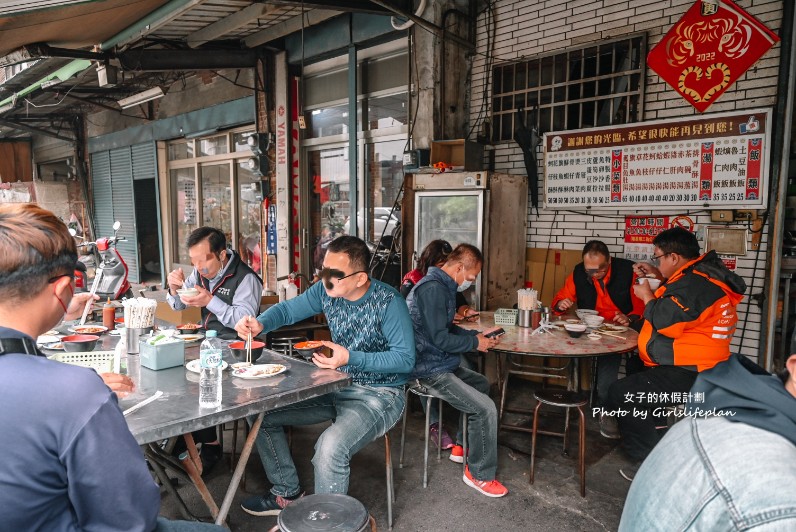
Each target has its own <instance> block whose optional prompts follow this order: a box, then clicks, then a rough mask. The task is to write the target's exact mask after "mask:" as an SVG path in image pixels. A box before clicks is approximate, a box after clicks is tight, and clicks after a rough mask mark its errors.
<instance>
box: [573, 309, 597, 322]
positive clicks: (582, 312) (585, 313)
mask: <svg viewBox="0 0 796 532" xmlns="http://www.w3.org/2000/svg"><path fill="white" fill-rule="evenodd" d="M575 314H577V315H578V318H580V319H583V318H584V317H585V316H596V315H597V311H596V310H591V309H587V308H579V309H578V310H576V311H575Z"/></svg>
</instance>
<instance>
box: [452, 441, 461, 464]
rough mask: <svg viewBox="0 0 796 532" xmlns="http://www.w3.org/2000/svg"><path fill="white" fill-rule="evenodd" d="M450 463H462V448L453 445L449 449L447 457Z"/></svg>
mask: <svg viewBox="0 0 796 532" xmlns="http://www.w3.org/2000/svg"><path fill="white" fill-rule="evenodd" d="M448 458H449V459H450V461H451V462H456V463H457V464H463V463H464V447H462V446H461V445H454V446H453V448H452V449H451V455H450V456H449V457H448Z"/></svg>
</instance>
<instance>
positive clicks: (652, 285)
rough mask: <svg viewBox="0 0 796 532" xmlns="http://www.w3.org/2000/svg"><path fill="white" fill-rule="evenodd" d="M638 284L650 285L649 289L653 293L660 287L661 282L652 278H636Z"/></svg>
mask: <svg viewBox="0 0 796 532" xmlns="http://www.w3.org/2000/svg"><path fill="white" fill-rule="evenodd" d="M638 282H639V284H644V283H647V284H649V285H650V289H651V290H652V291H653V292H654V291H655V290H657V289H658V288H659V287H660V286H661V280H660V279H656V278H654V277H639V278H638Z"/></svg>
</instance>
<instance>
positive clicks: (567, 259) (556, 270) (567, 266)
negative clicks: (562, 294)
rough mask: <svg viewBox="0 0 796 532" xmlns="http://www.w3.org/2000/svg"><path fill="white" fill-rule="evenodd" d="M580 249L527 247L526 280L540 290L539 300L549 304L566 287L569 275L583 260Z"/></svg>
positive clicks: (546, 304)
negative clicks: (565, 282) (565, 283)
mask: <svg viewBox="0 0 796 532" xmlns="http://www.w3.org/2000/svg"><path fill="white" fill-rule="evenodd" d="M581 253H582V252H581V251H580V250H568V249H542V248H526V250H525V280H526V281H531V282H532V283H533V287H534V288H535V289H536V291H537V292H539V300H540V301H541V302H542V304H543V305H545V306H549V305H550V303H551V302H552V301H553V297H554V296H555V295H556V293H557V292H558V291H559V290H561V288H563V287H564V281H566V279H567V275H569V274H570V273H572V270H574V269H575V266H576V265H577V264H578V263H579V262H581V261H582V260H583V258H582V255H581Z"/></svg>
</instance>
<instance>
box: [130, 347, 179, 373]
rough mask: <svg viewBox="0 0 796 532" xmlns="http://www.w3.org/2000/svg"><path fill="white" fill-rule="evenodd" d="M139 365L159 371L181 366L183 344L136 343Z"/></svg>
mask: <svg viewBox="0 0 796 532" xmlns="http://www.w3.org/2000/svg"><path fill="white" fill-rule="evenodd" d="M138 350H139V356H140V357H141V365H142V366H143V367H145V368H149V369H154V370H159V369H168V368H174V367H177V366H182V365H183V363H184V362H185V342H181V341H179V342H172V343H168V344H160V345H149V344H148V343H147V341H146V340H141V341H139V342H138Z"/></svg>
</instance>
